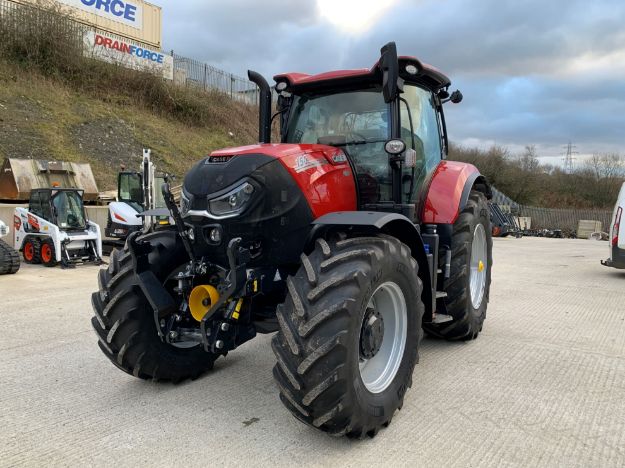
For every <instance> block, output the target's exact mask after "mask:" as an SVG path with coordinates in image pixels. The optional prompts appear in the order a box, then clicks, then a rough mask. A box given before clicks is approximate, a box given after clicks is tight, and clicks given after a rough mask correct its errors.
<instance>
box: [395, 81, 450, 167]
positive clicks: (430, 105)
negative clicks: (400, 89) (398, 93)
mask: <svg viewBox="0 0 625 468" xmlns="http://www.w3.org/2000/svg"><path fill="white" fill-rule="evenodd" d="M402 97H403V98H404V99H405V100H406V101H407V103H408V107H409V108H410V116H411V117H412V127H413V132H411V131H410V119H409V116H408V110H407V108H406V105H405V104H402V106H401V109H402V112H401V127H402V129H401V131H402V139H403V140H404V141H405V142H406V146H407V147H408V148H412V144H413V143H412V142H413V140H414V142H415V145H414V146H415V148H414V150H415V151H416V152H417V160H419V158H422V163H423V165H424V169H425V172H426V173H427V172H430V171H431V170H433V169H434V168H435V167H436V166H437V165H438V163H439V162H440V160H441V158H442V148H441V136H440V132H439V124H438V116H437V114H436V107H435V104H434V96H433V94H432V92H431V91H427V90H425V89H423V88H419V87H418V86H414V85H408V84H407V85H405V87H404V93H403V94H402ZM417 165H419V163H417Z"/></svg>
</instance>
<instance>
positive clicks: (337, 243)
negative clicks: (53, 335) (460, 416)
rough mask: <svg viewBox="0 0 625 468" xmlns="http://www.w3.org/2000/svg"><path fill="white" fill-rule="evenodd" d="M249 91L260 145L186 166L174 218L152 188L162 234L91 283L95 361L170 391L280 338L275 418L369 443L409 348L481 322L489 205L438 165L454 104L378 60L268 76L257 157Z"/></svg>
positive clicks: (470, 330)
mask: <svg viewBox="0 0 625 468" xmlns="http://www.w3.org/2000/svg"><path fill="white" fill-rule="evenodd" d="M248 76H249V78H250V80H251V81H253V82H254V83H256V84H257V85H258V87H259V88H260V115H259V126H260V130H259V141H260V143H259V144H257V145H252V146H245V147H240V148H227V149H223V150H219V151H215V152H213V153H211V154H209V155H207V156H205V157H203V158H202V159H201V160H199V161H198V163H197V164H196V165H195V166H194V167H193V168H192V169H191V170H190V171H189V172H188V173H187V175H186V177H185V180H184V184H183V188H182V194H181V202H180V207H178V206H177V205H176V204H175V203H174V200H173V196H172V194H171V192H170V190H169V189H168V187H167V185H165V186H164V189H163V193H164V197H165V202H166V204H167V206H168V208H169V210H170V212H171V216H172V217H173V218H174V220H175V225H174V226H171V227H169V228H167V229H163V230H161V231H157V232H152V233H147V234H142V233H133V234H131V235H130V236H129V237H128V241H127V242H126V245H125V247H124V249H123V250H116V251H114V252H113V254H112V256H111V259H110V265H109V268H108V269H101V270H100V273H99V276H98V279H99V290H98V291H97V292H95V293H94V294H93V295H92V305H93V310H94V313H95V316H94V317H93V319H92V324H93V327H94V329H95V331H96V333H97V336H98V340H99V346H100V349H101V350H102V352H103V353H104V354H105V355H106V357H107V358H108V359H110V360H111V361H112V363H113V364H114V365H115V366H116V367H118V368H119V369H122V370H123V371H125V372H127V373H128V374H130V375H133V376H135V377H138V378H141V379H150V380H165V381H174V382H178V381H181V380H183V379H188V378H191V379H193V378H196V377H197V376H199V375H200V374H202V373H203V372H205V371H207V370H209V369H211V368H212V366H213V363H214V361H215V360H216V359H217V358H219V357H220V356H224V355H226V354H227V353H228V352H230V351H232V350H234V349H235V348H237V347H238V346H240V345H241V344H243V343H244V342H246V341H247V340H250V339H251V338H253V337H254V336H255V335H256V334H257V333H274V332H277V333H276V335H275V336H274V338H273V340H272V348H273V351H274V353H275V357H276V365H275V367H274V369H273V375H274V378H275V382H276V385H277V388H278V390H279V393H280V399H281V400H282V402H283V404H284V406H285V407H286V408H287V409H288V410H289V411H290V412H291V413H292V414H293V415H294V416H295V417H296V418H298V419H299V420H300V421H302V422H304V423H306V424H308V425H310V426H312V427H315V428H317V429H320V430H322V431H325V432H328V433H330V434H333V435H347V436H348V437H358V438H360V437H366V436H371V437H372V436H374V435H375V434H376V433H377V432H378V431H379V430H380V429H381V428H383V427H386V426H388V425H389V423H390V422H391V419H392V418H393V415H394V414H395V412H396V411H397V410H398V409H400V408H401V407H402V404H403V401H404V396H405V394H406V391H407V390H408V388H409V387H410V386H411V385H412V374H413V369H414V366H415V364H416V363H417V361H418V358H419V346H420V342H421V338H422V336H423V330H425V331H426V332H427V333H429V334H431V335H433V336H436V337H441V338H445V339H449V340H471V339H474V338H476V337H477V336H478V334H479V333H480V331H481V330H482V326H483V323H484V319H485V316H486V307H487V304H488V299H489V289H490V279H491V266H492V255H491V250H492V241H491V225H490V218H489V211H488V204H487V200H488V199H489V198H491V196H492V195H491V189H490V186H489V184H488V182H487V181H486V180H485V178H484V177H483V176H482V175H480V173H479V172H478V170H477V169H476V168H475V167H474V166H472V165H470V164H465V163H459V162H453V161H447V160H446V154H447V130H446V126H445V119H444V114H443V105H444V103H446V102H452V103H458V102H460V101H461V99H462V95H461V94H460V92H458V91H455V92H453V93H450V92H449V86H450V80H449V78H447V76H445V75H444V74H443V73H441V72H440V71H438V70H437V69H435V68H433V67H431V66H429V65H426V64H423V63H421V62H420V61H419V60H418V59H416V58H414V57H409V56H403V57H398V56H397V52H396V48H395V44H394V43H389V44H387V45H386V46H384V47H383V48H382V50H381V56H380V59H379V61H378V62H376V63H375V64H374V65H373V67H372V68H364V69H357V70H340V71H333V72H328V73H322V74H319V75H307V74H304V73H289V74H281V75H277V76H275V77H274V80H275V82H276V85H275V89H276V91H277V93H278V100H277V105H278V109H277V114H276V116H279V129H280V141H279V142H276V143H272V142H271V140H270V136H271V119H272V117H271V105H272V98H271V88H270V87H269V85H268V83H267V82H266V81H265V79H264V78H263V77H262V76H261V75H259V74H258V73H255V72H252V71H250V72H248ZM469 349H470V348H467V351H469ZM433 393H434V394H435V393H436V391H435V390H433ZM413 397H414V398H417V399H423V403H424V404H428V402H431V401H434V400H435V398H434V400H432V396H431V395H424V394H421V395H414V396H413ZM200 404H201V403H200Z"/></svg>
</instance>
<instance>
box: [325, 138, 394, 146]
mask: <svg viewBox="0 0 625 468" xmlns="http://www.w3.org/2000/svg"><path fill="white" fill-rule="evenodd" d="M385 141H386V140H380V139H375V140H352V141H346V142H341V143H333V144H332V146H348V145H365V144H367V143H384V142H385Z"/></svg>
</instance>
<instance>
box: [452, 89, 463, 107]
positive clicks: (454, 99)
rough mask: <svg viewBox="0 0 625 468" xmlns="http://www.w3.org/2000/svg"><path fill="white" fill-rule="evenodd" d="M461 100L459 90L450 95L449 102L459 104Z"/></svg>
mask: <svg viewBox="0 0 625 468" xmlns="http://www.w3.org/2000/svg"><path fill="white" fill-rule="evenodd" d="M462 98H463V96H462V93H461V92H460V91H459V90H455V91H454V92H453V93H451V96H450V97H449V100H450V101H451V102H453V103H454V104H460V103H461V102H462Z"/></svg>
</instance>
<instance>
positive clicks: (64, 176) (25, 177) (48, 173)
mask: <svg viewBox="0 0 625 468" xmlns="http://www.w3.org/2000/svg"><path fill="white" fill-rule="evenodd" d="M49 187H59V188H77V189H81V190H84V197H83V199H84V200H85V201H97V199H98V186H97V184H96V181H95V178H94V177H93V172H92V171H91V166H90V165H89V164H79V163H73V162H65V161H44V160H39V159H15V158H7V159H5V160H4V163H3V164H2V169H1V170H0V201H28V199H29V197H30V191H31V190H33V189H37V188H49Z"/></svg>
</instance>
